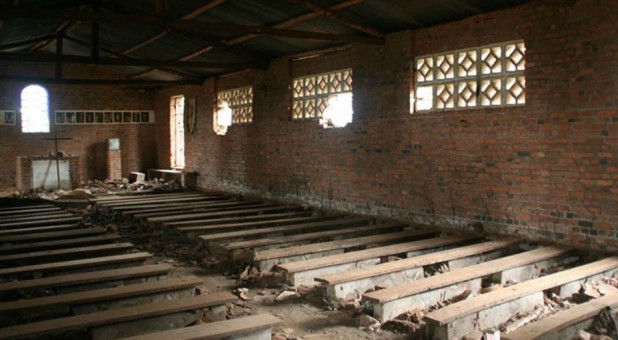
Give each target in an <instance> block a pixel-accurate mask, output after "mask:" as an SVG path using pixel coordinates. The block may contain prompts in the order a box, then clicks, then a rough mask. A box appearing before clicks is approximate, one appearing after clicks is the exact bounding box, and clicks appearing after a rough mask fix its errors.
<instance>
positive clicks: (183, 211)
mask: <svg viewBox="0 0 618 340" xmlns="http://www.w3.org/2000/svg"><path fill="white" fill-rule="evenodd" d="M275 206H277V204H272V203H264V202H244V203H241V204H234V205H229V206H221V207H186V208H181V209H175V210H174V211H163V212H160V211H151V212H141V213H137V214H130V215H132V216H133V218H136V219H142V218H155V217H160V216H163V217H165V216H182V215H187V214H195V213H207V212H216V211H232V210H236V209H238V210H244V209H254V208H267V207H275ZM125 215H129V214H125Z"/></svg>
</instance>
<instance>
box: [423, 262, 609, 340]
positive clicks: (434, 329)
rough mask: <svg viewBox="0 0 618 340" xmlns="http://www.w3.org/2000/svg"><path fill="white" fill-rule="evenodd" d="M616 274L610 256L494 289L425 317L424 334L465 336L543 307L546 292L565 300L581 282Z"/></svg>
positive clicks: (575, 290) (437, 337)
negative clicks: (425, 331) (556, 293)
mask: <svg viewBox="0 0 618 340" xmlns="http://www.w3.org/2000/svg"><path fill="white" fill-rule="evenodd" d="M617 272H618V257H609V258H605V259H603V260H599V261H596V262H592V263H588V264H585V265H581V266H579V267H575V268H571V269H567V270H563V271H560V272H558V273H555V274H550V275H546V276H543V277H540V278H537V279H532V280H528V281H525V282H522V283H518V284H515V285H512V286H509V287H505V288H502V289H497V290H495V291H491V292H488V293H486V294H483V295H479V296H476V297H474V298H471V299H468V300H466V301H462V302H458V303H454V304H452V305H449V306H446V307H444V308H441V309H438V310H436V311H433V312H431V313H429V314H427V315H426V316H425V320H426V321H427V325H428V327H427V331H428V332H430V333H429V334H432V337H434V338H435V339H451V338H452V337H461V336H465V335H466V334H469V333H470V332H472V331H474V330H475V329H480V330H482V329H486V328H490V327H494V326H495V325H496V324H499V323H501V322H504V321H506V320H508V319H509V318H510V317H511V316H512V315H513V314H514V313H517V312H524V311H531V310H533V309H534V308H535V307H536V306H538V305H541V304H543V303H544V299H543V296H544V294H543V292H544V291H546V290H550V289H558V290H559V294H558V295H559V296H560V297H562V298H567V297H570V296H571V295H572V294H574V293H576V292H577V291H579V289H580V286H581V284H582V283H583V282H585V281H588V280H597V279H601V278H603V277H604V276H612V275H613V274H615V273H617ZM481 314H482V315H483V316H481ZM490 316H491V317H490Z"/></svg>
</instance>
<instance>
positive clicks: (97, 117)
mask: <svg viewBox="0 0 618 340" xmlns="http://www.w3.org/2000/svg"><path fill="white" fill-rule="evenodd" d="M55 122H56V124H147V123H154V122H155V116H154V111H135V110H129V111H124V110H122V111H120V110H118V111H90V110H79V111H56V112H55Z"/></svg>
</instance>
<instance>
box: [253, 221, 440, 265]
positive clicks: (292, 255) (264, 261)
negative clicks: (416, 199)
mask: <svg viewBox="0 0 618 340" xmlns="http://www.w3.org/2000/svg"><path fill="white" fill-rule="evenodd" d="M393 225H401V226H402V227H405V226H407V225H406V224H401V223H393ZM437 233H439V231H433V230H405V231H400V232H395V233H388V234H380V235H375V236H363V237H356V238H351V239H343V240H336V241H329V242H321V243H313V244H306V245H302V246H297V247H289V248H282V249H269V250H263V251H258V252H256V254H255V256H254V257H253V261H254V263H255V264H256V266H257V267H258V269H259V270H260V271H262V272H264V271H269V270H271V269H272V267H273V266H274V265H276V264H279V263H284V262H293V261H299V260H306V259H307V258H313V257H321V256H326V255H332V254H338V253H343V252H344V250H345V249H349V248H353V247H359V246H369V245H377V244H388V243H394V242H396V241H401V240H405V239H415V238H423V237H431V236H432V235H435V234H437Z"/></svg>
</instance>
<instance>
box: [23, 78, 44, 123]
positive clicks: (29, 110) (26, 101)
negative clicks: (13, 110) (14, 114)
mask: <svg viewBox="0 0 618 340" xmlns="http://www.w3.org/2000/svg"><path fill="white" fill-rule="evenodd" d="M21 132H49V101H48V96H47V90H45V88H43V87H41V86H39V85H30V86H27V87H26V88H24V89H23V90H22V91H21Z"/></svg>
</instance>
